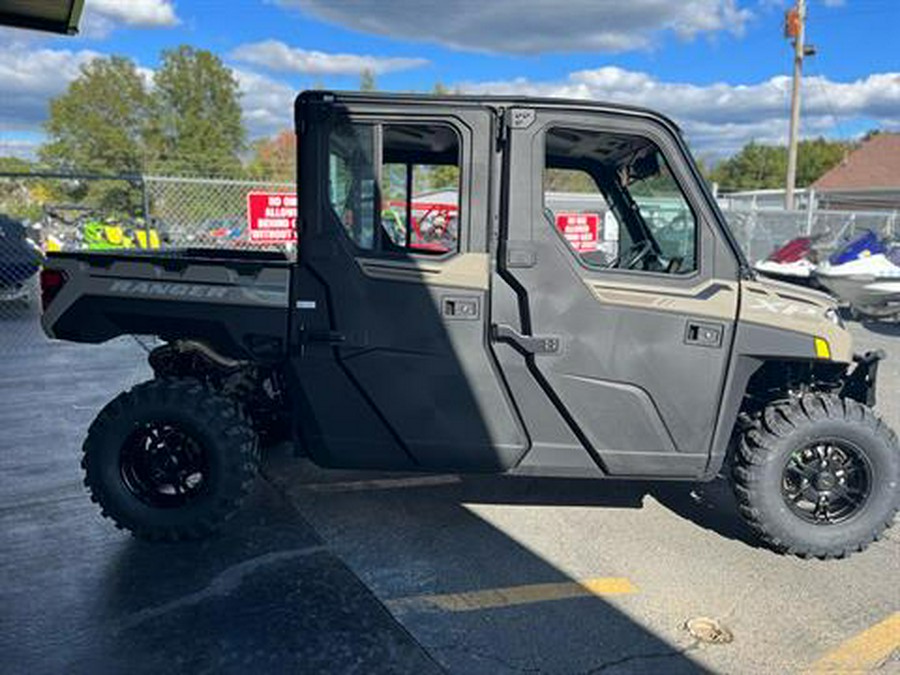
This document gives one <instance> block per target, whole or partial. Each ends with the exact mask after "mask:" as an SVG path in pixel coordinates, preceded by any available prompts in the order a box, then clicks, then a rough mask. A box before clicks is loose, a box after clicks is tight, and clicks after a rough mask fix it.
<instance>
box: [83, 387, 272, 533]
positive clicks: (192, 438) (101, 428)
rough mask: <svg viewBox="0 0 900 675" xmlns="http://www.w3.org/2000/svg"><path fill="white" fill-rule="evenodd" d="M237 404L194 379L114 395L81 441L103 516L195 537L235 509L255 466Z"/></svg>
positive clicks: (141, 529)
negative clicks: (85, 437) (83, 440)
mask: <svg viewBox="0 0 900 675" xmlns="http://www.w3.org/2000/svg"><path fill="white" fill-rule="evenodd" d="M259 459H260V458H259V449H258V443H257V440H256V436H255V434H254V433H253V430H252V428H251V427H250V424H249V423H248V421H247V419H246V417H245V416H244V414H243V412H242V411H241V409H240V407H239V406H238V405H237V404H236V403H235V402H234V401H232V400H231V399H229V398H226V397H225V396H222V395H221V394H218V393H216V392H214V391H213V390H211V389H209V388H208V387H206V386H204V385H203V384H201V383H200V382H198V381H196V380H189V379H180V380H176V379H158V380H151V381H149V382H144V383H143V384H139V385H138V386H136V387H134V388H133V389H131V391H128V392H125V393H124V394H120V395H119V396H117V397H116V398H115V399H113V400H112V401H111V402H110V403H109V404H108V405H107V406H106V407H105V408H103V410H102V411H101V412H100V414H99V415H98V416H97V419H95V420H94V423H93V424H92V425H91V428H90V430H89V431H88V436H87V439H86V440H85V442H84V456H83V458H82V463H81V465H82V468H83V469H84V472H85V478H84V484H85V485H86V486H87V488H88V490H90V493H91V499H92V500H93V501H95V502H97V503H98V504H99V505H100V508H101V510H102V512H103V515H104V516H106V517H108V518H110V519H112V520H113V521H114V522H115V524H116V525H117V526H118V527H120V528H123V529H127V530H130V531H131V532H132V533H134V534H135V535H137V536H139V537H142V538H144V539H152V540H167V541H175V540H179V539H197V538H200V537H203V536H205V535H207V534H209V533H210V532H212V531H213V530H215V529H216V528H217V527H218V526H219V525H220V524H221V523H222V522H224V521H225V520H227V519H228V518H229V517H231V515H233V514H234V512H235V511H236V510H237V508H238V507H239V506H240V504H241V502H242V500H243V498H244V497H245V496H246V494H247V493H248V492H249V490H250V488H251V486H252V484H253V479H254V477H255V476H256V472H257V468H258V465H259Z"/></svg>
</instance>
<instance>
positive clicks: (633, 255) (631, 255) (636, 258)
mask: <svg viewBox="0 0 900 675" xmlns="http://www.w3.org/2000/svg"><path fill="white" fill-rule="evenodd" d="M651 251H653V245H652V244H651V243H650V240H644V241H639V242H638V243H636V244H633V245H632V246H631V247H630V248H629V249H628V250H627V251H625V253H623V254H622V255H620V256H619V257H617V258H616V260H615V261H614V262H613V264H612V265H611V266H610V267H618V268H619V269H626V270H633V269H634V268H635V267H637V265H638V263H640V262H642V261H643V260H644V258H646V257H647V255H648V254H649V253H650V252H651Z"/></svg>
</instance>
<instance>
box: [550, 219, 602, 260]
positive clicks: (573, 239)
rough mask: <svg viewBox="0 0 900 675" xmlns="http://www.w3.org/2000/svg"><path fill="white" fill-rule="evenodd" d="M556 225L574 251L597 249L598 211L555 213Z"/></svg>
mask: <svg viewBox="0 0 900 675" xmlns="http://www.w3.org/2000/svg"><path fill="white" fill-rule="evenodd" d="M556 227H558V228H559V231H560V232H562V233H563V236H564V237H565V238H566V239H567V240H568V242H569V244H570V245H571V246H572V248H573V249H575V250H576V251H578V252H581V251H596V250H597V231H598V230H599V228H600V214H599V213H557V214H556Z"/></svg>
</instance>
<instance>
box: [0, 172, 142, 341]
mask: <svg viewBox="0 0 900 675" xmlns="http://www.w3.org/2000/svg"><path fill="white" fill-rule="evenodd" d="M144 196H145V195H144V189H143V182H142V179H141V177H140V176H127V175H100V174H73V173H57V172H52V171H47V172H41V173H35V172H29V171H21V172H16V171H6V172H0V331H2V333H3V340H2V342H3V345H2V347H3V351H6V352H9V351H16V350H19V349H27V348H28V347H29V346H30V345H31V344H33V343H34V341H35V340H40V339H41V335H40V332H39V330H38V328H37V322H36V317H37V313H38V305H39V299H38V295H39V292H38V271H39V269H40V266H41V264H42V263H43V259H44V256H45V254H46V252H48V251H61V250H85V249H87V250H102V249H116V248H123V247H126V246H129V245H130V246H135V247H137V246H141V245H143V246H145V247H146V246H147V245H148V244H147V241H146V222H145V219H144V217H143V209H144V202H145V199H144Z"/></svg>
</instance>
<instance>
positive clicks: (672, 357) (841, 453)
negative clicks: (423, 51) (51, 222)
mask: <svg viewBox="0 0 900 675" xmlns="http://www.w3.org/2000/svg"><path fill="white" fill-rule="evenodd" d="M295 113H296V130H297V134H298V147H299V155H298V185H299V222H298V234H299V245H298V252H297V255H296V259H293V256H289V255H282V254H280V253H275V252H271V251H270V252H268V253H267V252H262V251H250V250H246V251H237V252H236V251H230V252H229V251H215V250H182V251H161V252H155V253H150V252H144V251H140V252H128V253H125V252H116V253H94V252H71V253H55V254H50V256H49V259H48V261H47V265H46V268H45V269H44V271H43V274H42V290H43V300H44V306H45V311H44V315H43V326H44V328H45V330H46V332H47V333H48V334H49V335H50V336H52V337H55V338H60V339H64V340H75V341H79V342H103V341H105V340H108V339H110V338H112V337H115V336H118V335H123V334H149V335H155V336H158V337H159V338H161V339H162V340H163V341H164V345H163V346H161V347H158V348H157V349H155V350H154V351H153V352H152V353H151V355H150V364H151V366H152V368H153V370H154V373H155V378H154V379H153V380H151V381H149V382H146V383H144V384H140V385H138V386H136V387H135V388H133V389H132V390H130V391H128V392H126V393H123V394H121V395H120V396H118V397H117V398H115V399H114V400H113V401H112V402H111V403H109V404H108V405H107V406H106V407H105V408H104V409H103V410H102V411H101V412H100V414H99V415H98V417H97V419H96V420H95V421H94V423H93V424H92V426H91V428H90V431H89V432H88V437H87V440H86V441H85V444H84V458H83V467H84V470H85V476H86V478H85V482H86V485H87V487H88V488H89V490H90V492H91V495H92V497H93V499H94V500H95V501H97V502H98V503H99V505H100V507H101V508H102V509H103V512H104V513H105V514H106V515H107V516H109V517H110V518H112V519H113V520H114V521H115V522H116V524H117V525H119V526H121V527H124V528H127V529H129V530H131V531H132V532H134V533H135V534H137V535H139V536H142V537H146V538H150V539H167V540H173V539H182V538H192V537H199V536H202V535H204V534H206V533H208V532H209V531H211V530H213V529H214V528H215V527H216V526H217V525H219V524H220V523H221V522H222V521H223V520H225V519H226V518H227V517H229V516H230V515H231V514H232V513H233V512H234V510H235V509H236V508H237V507H238V505H239V504H240V502H241V500H242V498H243V497H244V495H245V494H246V493H247V491H248V490H249V489H250V486H251V484H252V481H253V478H254V476H255V475H256V472H257V467H258V465H259V463H260V455H261V451H260V448H261V447H262V446H263V445H265V444H266V443H271V442H274V441H276V440H278V439H279V438H288V439H290V440H292V441H293V442H294V443H295V444H296V445H297V447H298V448H302V450H303V451H304V452H305V453H307V454H308V455H309V457H310V458H311V459H312V460H313V461H315V462H316V463H317V464H320V465H322V466H327V467H344V468H371V469H396V470H423V471H454V472H461V473H465V472H500V473H506V474H519V475H528V476H565V477H584V478H592V477H596V478H602V477H631V478H642V479H654V478H658V479H679V480H688V481H703V480H711V479H713V478H714V477H716V476H717V475H719V474H720V473H722V472H723V471H724V472H726V473H727V474H728V475H729V476H730V477H731V480H732V482H733V484H734V489H735V494H736V496H737V500H738V502H739V504H740V511H741V513H742V514H743V516H744V517H745V518H746V519H747V521H748V522H749V523H750V525H751V526H752V527H753V528H754V529H755V530H756V531H757V532H758V533H759V534H760V536H761V537H762V538H763V539H764V540H765V541H766V542H768V544H769V545H770V546H772V547H773V548H775V549H777V550H782V551H789V552H792V553H795V554H798V555H802V556H818V557H823V558H825V557H840V556H844V555H846V554H848V553H851V552H853V551H856V550H861V549H863V548H864V547H865V546H867V545H868V544H869V543H870V542H872V541H873V540H875V539H877V538H878V536H879V535H880V534H881V533H882V532H883V531H884V529H885V528H886V527H888V526H889V525H890V524H891V522H892V520H893V517H894V514H895V513H896V511H897V508H898V500H900V491H898V484H900V450H898V443H897V437H896V435H895V434H894V432H893V431H891V430H890V429H889V428H888V427H887V426H886V425H885V424H884V423H883V422H882V421H881V420H880V419H879V418H878V416H877V415H876V413H875V412H874V411H873V405H874V396H875V377H876V371H877V366H878V360H879V358H880V354H872V353H870V354H864V355H855V354H854V352H853V349H852V343H851V338H850V335H849V333H848V332H847V330H846V329H845V328H844V326H843V324H842V322H841V319H840V317H839V316H838V313H837V311H836V308H835V305H834V303H833V302H832V301H831V300H830V299H829V298H828V297H827V296H825V295H822V294H819V293H816V292H813V291H809V290H804V289H801V288H797V287H793V286H789V285H785V284H779V283H775V282H770V281H766V280H764V279H762V278H759V277H757V276H756V275H755V273H754V272H753V271H752V270H751V269H750V268H749V267H748V265H747V262H746V261H745V259H744V258H743V256H742V254H741V251H740V250H739V248H738V246H737V245H736V243H735V240H734V238H733V236H732V235H731V233H730V232H729V229H728V226H727V224H726V223H725V221H724V219H723V217H722V214H721V213H720V212H719V210H718V208H717V206H716V203H715V201H714V199H713V198H712V196H711V194H710V192H709V190H708V189H707V187H706V185H705V183H704V181H703V179H702V178H701V176H700V174H699V173H698V171H697V168H696V166H695V165H694V163H693V162H692V160H691V158H690V155H689V153H688V150H687V148H686V146H685V144H684V141H683V140H682V137H681V135H680V133H679V132H678V130H677V128H676V127H675V125H674V124H673V123H672V122H670V121H669V120H667V119H666V118H664V117H662V116H660V115H658V114H655V113H653V112H650V111H647V110H641V109H636V108H627V107H621V106H613V105H606V104H599V103H589V102H583V101H558V100H539V99H517V98H495V97H477V98H476V97H432V96H412V95H381V94H336V93H329V92H306V93H303V94H301V95H300V96H299V97H298V98H297V101H296V111H295ZM554 185H555V186H560V185H562V186H572V185H578V186H580V189H586V190H588V191H592V192H593V197H592V198H593V199H594V200H595V202H597V203H601V202H602V203H603V205H604V208H603V213H602V214H596V213H595V214H584V213H582V212H581V211H575V212H574V213H573V212H571V211H572V209H569V211H570V212H569V213H559V212H556V211H554V210H553V209H552V208H551V206H552V205H553V203H555V202H552V200H549V199H548V198H547V195H548V192H549V191H550V190H551V189H554V188H553V186H554ZM428 201H432V202H435V203H438V202H439V203H441V204H447V203H448V202H450V203H452V205H453V206H452V207H446V206H443V207H441V209H442V212H443V215H441V216H440V217H438V216H435V215H433V214H432V215H429V216H425V215H423V213H424V212H425V211H428V209H425V208H424V207H423V206H422V204H423V203H425V202H428ZM551 202H552V203H551ZM441 209H438V210H434V213H437V211H440V210H441ZM426 221H428V222H426ZM414 231H415V236H414V235H413V232H414ZM430 232H436V234H434V235H433V236H432V235H429V236H431V238H430V239H429V241H428V242H423V237H425V236H426V234H427V233H430ZM597 489H598V490H602V489H603V486H602V485H601V484H599V483H598V485H597Z"/></svg>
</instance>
